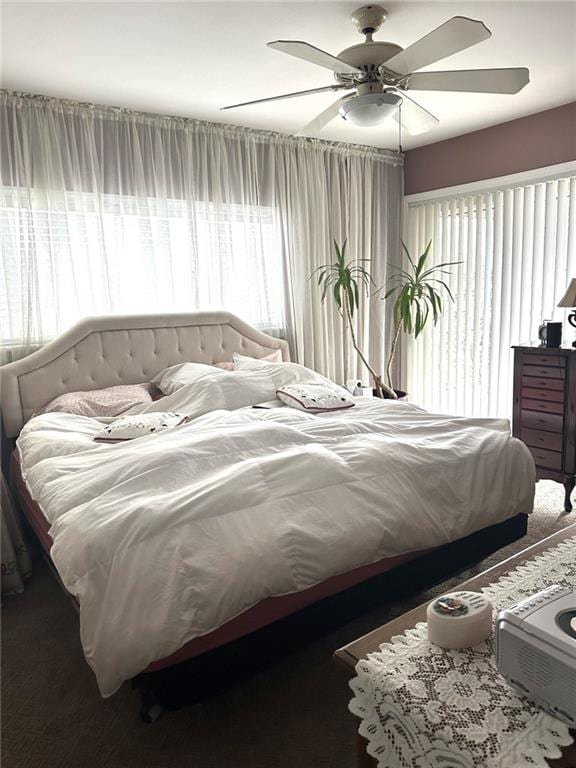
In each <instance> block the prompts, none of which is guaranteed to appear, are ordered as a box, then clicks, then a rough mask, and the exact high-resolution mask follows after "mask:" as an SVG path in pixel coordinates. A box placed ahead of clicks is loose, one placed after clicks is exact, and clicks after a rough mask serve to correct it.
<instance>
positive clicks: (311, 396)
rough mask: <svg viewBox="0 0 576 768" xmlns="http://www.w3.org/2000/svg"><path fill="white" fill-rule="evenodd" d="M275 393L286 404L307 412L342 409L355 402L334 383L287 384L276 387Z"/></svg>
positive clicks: (351, 405)
mask: <svg viewBox="0 0 576 768" xmlns="http://www.w3.org/2000/svg"><path fill="white" fill-rule="evenodd" d="M276 395H277V396H278V398H279V399H280V400H282V402H283V403H285V404H286V405H290V406H291V407H292V408H297V409H298V410H299V411H307V412H308V413H326V412H328V411H342V410H344V409H346V408H352V407H353V406H354V404H355V403H354V400H353V399H352V397H351V396H350V393H349V392H347V390H345V389H344V388H343V387H338V386H337V385H336V384H333V385H332V386H330V385H327V384H323V383H310V384H288V385H286V386H285V387H281V388H280V389H277V390H276Z"/></svg>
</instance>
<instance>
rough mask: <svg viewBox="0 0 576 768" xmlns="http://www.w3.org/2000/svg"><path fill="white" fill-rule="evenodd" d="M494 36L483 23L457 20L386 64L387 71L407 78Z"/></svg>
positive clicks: (431, 33) (428, 35)
mask: <svg viewBox="0 0 576 768" xmlns="http://www.w3.org/2000/svg"><path fill="white" fill-rule="evenodd" d="M491 35H492V33H491V32H490V30H489V29H488V27H487V26H486V25H485V24H484V23H483V22H481V21H474V19H468V18H466V17H465V16H454V18H452V19H449V20H448V21H446V22H445V23H444V24H441V25H440V26H439V27H437V28H436V29H434V30H432V32H429V33H428V34H427V35H425V36H424V37H422V38H420V40H417V41H416V42H415V43H412V45H409V46H408V48H405V49H404V50H403V51H401V52H400V53H397V54H396V56H392V58H391V59H388V61H386V62H384V65H383V66H384V67H385V68H386V69H391V70H392V71H393V72H397V73H398V74H400V75H407V74H409V73H410V72H414V71H415V70H417V69H421V68H422V67H426V66H428V64H434V62H435V61H439V60H440V59H445V58H446V57H447V56H451V55H452V54H453V53H458V51H463V50H464V49H465V48H470V46H471V45H476V43H481V42H482V40H487V39H488V38H489V37H490V36H491Z"/></svg>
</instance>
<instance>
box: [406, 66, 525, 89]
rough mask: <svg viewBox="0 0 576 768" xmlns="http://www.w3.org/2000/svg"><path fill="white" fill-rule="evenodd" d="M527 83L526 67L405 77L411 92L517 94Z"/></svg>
mask: <svg viewBox="0 0 576 768" xmlns="http://www.w3.org/2000/svg"><path fill="white" fill-rule="evenodd" d="M529 82H530V71H529V70H528V69H526V67H510V68H508V69H462V70H456V71H454V72H417V73H416V74H414V75H410V77H409V78H408V88H410V90H414V91H470V92H472V93H518V91H521V90H522V88H524V86H525V85H527V84H528V83H529Z"/></svg>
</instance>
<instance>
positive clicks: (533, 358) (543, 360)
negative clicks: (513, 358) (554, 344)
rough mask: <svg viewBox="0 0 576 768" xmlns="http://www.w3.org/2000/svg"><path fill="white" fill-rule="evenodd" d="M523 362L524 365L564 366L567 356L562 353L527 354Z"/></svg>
mask: <svg viewBox="0 0 576 768" xmlns="http://www.w3.org/2000/svg"><path fill="white" fill-rule="evenodd" d="M522 362H523V363H524V365H545V366H546V367H547V368H548V367H550V366H553V367H555V368H564V367H565V366H566V358H565V357H563V356H562V355H538V354H536V355H532V354H525V355H523V359H522Z"/></svg>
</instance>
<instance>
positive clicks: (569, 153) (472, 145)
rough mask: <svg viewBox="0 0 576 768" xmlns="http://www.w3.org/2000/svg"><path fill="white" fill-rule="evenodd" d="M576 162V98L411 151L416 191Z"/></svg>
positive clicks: (407, 184)
mask: <svg viewBox="0 0 576 768" xmlns="http://www.w3.org/2000/svg"><path fill="white" fill-rule="evenodd" d="M569 160H576V101H573V102H571V103H570V104H565V105H564V106H562V107H556V108H555V109H548V110H546V111H545V112H538V113H536V114H535V115H528V116H527V117H521V118H519V119H518V120H511V121H510V122H508V123H500V124H499V125H493V126H491V127H490V128H484V129H483V130H481V131H474V132H473V133H466V134H464V135H463V136H456V137H455V138H453V139H447V140H446V141H439V142H437V143H436V144H428V145H427V146H424V147H418V148H417V149H410V150H408V151H407V152H406V157H405V159H404V192H405V194H406V195H411V194H414V193H416V192H426V191H427V190H430V189H441V188H442V187H452V186H455V185H456V184H466V183H468V182H470V181H479V180H481V179H493V178H496V177H498V176H506V175H507V174H509V173H518V172H520V171H527V170H530V169H532V168H542V167H544V166H546V165H556V164H557V163H565V162H568V161H569Z"/></svg>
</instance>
